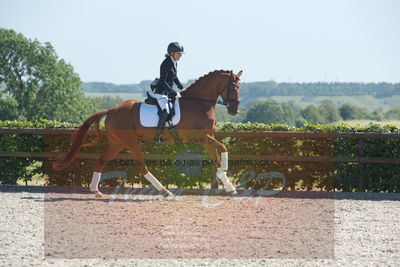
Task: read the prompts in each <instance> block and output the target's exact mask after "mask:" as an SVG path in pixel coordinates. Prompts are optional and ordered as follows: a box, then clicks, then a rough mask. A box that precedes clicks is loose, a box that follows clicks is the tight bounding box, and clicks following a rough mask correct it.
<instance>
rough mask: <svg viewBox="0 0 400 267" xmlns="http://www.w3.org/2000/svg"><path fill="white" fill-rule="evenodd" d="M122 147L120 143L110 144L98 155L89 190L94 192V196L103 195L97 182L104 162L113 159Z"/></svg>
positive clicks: (104, 164)
mask: <svg viewBox="0 0 400 267" xmlns="http://www.w3.org/2000/svg"><path fill="white" fill-rule="evenodd" d="M123 148H124V146H122V145H116V144H110V145H109V146H108V148H107V150H106V151H105V152H104V153H103V154H102V155H101V156H100V158H99V159H98V160H97V163H96V167H95V169H94V172H93V176H92V180H91V182H90V185H89V188H90V191H91V192H93V193H95V194H96V197H103V196H104V195H103V194H102V193H101V192H100V190H99V183H100V178H101V173H102V171H103V169H104V166H106V164H107V163H108V162H109V161H110V160H112V159H114V158H115V157H116V156H117V155H118V153H119V152H120V151H121V150H122V149H123Z"/></svg>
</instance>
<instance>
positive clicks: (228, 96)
mask: <svg viewBox="0 0 400 267" xmlns="http://www.w3.org/2000/svg"><path fill="white" fill-rule="evenodd" d="M235 87H236V83H235V82H234V81H233V80H232V77H229V82H228V86H227V87H225V89H224V90H222V92H221V94H220V95H222V93H223V92H224V91H225V90H228V93H227V94H226V98H227V99H226V100H224V101H219V102H218V101H217V104H221V105H224V106H228V105H229V103H235V104H238V105H239V104H240V101H239V100H237V99H233V98H230V94H231V92H232V90H234V89H235Z"/></svg>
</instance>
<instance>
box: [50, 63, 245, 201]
mask: <svg viewBox="0 0 400 267" xmlns="http://www.w3.org/2000/svg"><path fill="white" fill-rule="evenodd" d="M241 75H242V71H240V72H239V73H237V74H235V73H233V72H232V71H224V70H215V71H212V72H210V73H208V74H206V75H204V76H202V77H200V78H199V79H198V80H196V81H195V82H194V83H193V84H191V85H190V86H189V87H187V88H185V89H183V90H182V91H181V92H180V93H181V97H180V98H179V99H178V100H179V104H180V111H181V119H180V121H179V123H177V124H176V125H175V127H176V130H174V132H176V134H177V135H178V136H179V140H180V142H195V143H196V142H197V141H196V140H198V142H199V143H202V144H204V146H205V148H206V150H207V152H208V153H209V155H210V158H211V160H212V161H213V162H214V163H215V165H216V168H217V171H216V178H217V180H220V181H222V183H223V185H224V188H225V191H226V192H228V193H231V194H235V193H236V188H235V187H234V186H233V185H232V183H231V182H230V180H229V178H228V177H227V175H226V171H227V170H228V150H227V148H226V147H225V145H224V144H222V143H221V142H219V141H218V140H216V139H215V136H214V134H215V131H216V114H215V106H216V104H217V100H218V97H219V96H221V97H222V100H223V104H224V105H225V106H226V107H227V109H228V113H229V114H230V115H236V114H237V113H238V112H239V95H240V87H239V86H240V82H239V80H240V79H239V78H240V76H241ZM140 105H143V103H142V102H140V101H138V100H127V101H124V102H122V103H120V104H118V105H116V106H114V107H112V108H110V109H107V110H102V111H99V112H96V113H94V114H93V115H92V116H90V117H89V118H88V119H87V120H86V121H85V122H84V123H83V124H82V125H81V126H80V127H79V128H78V129H77V131H76V132H75V133H74V135H73V138H72V145H71V147H70V149H69V152H68V153H67V155H66V156H65V157H64V158H63V159H60V160H57V161H55V162H53V168H54V169H56V170H60V169H63V168H65V167H67V166H68V165H69V164H70V163H71V162H72V161H73V160H74V158H75V157H76V155H77V154H78V153H79V151H80V148H81V147H82V146H92V145H96V144H97V143H98V142H99V137H100V136H99V135H100V131H99V122H100V120H101V118H102V117H104V116H106V118H105V128H106V136H107V138H108V148H107V149H106V151H105V152H104V153H103V154H102V155H101V156H100V158H99V159H98V160H97V163H96V167H95V169H94V173H93V177H92V181H91V183H90V191H92V192H93V193H95V194H96V196H99V197H100V196H102V193H101V192H100V191H99V189H98V184H99V181H100V177H101V172H102V170H103V168H104V167H105V165H106V164H107V162H109V161H110V160H112V159H114V158H115V157H116V156H117V155H118V153H119V152H120V151H121V150H123V149H124V148H128V149H129V150H130V152H131V154H132V157H133V159H134V160H135V161H136V162H137V163H138V168H139V171H140V174H141V175H144V177H145V178H146V179H147V180H148V181H149V182H150V183H151V184H152V185H153V186H154V187H155V188H156V189H157V190H158V191H160V192H161V193H162V194H163V195H164V196H165V197H168V196H173V194H172V193H171V192H170V191H169V190H167V189H166V188H165V187H164V186H163V185H162V184H161V183H160V182H159V181H158V180H157V178H156V177H154V175H153V174H152V173H151V172H149V170H148V168H147V166H146V165H145V161H144V158H143V153H142V147H141V145H140V142H141V141H142V140H143V141H149V142H153V138H154V134H155V128H154V127H143V126H142V125H141V124H140V121H139V110H140ZM92 124H95V125H96V129H97V134H98V138H97V141H96V142H93V143H90V144H85V145H83V141H84V138H85V137H86V135H87V132H88V130H89V128H90V127H91V125H92ZM162 134H163V136H164V138H166V142H167V143H174V142H176V140H177V139H176V134H171V131H170V130H168V129H163V130H162ZM174 137H175V138H174ZM200 140H201V141H200ZM219 155H221V157H220V158H219Z"/></svg>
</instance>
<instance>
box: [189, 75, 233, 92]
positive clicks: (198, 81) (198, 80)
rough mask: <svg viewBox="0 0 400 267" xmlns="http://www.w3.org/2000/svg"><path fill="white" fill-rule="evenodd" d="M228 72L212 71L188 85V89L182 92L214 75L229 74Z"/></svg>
mask: <svg viewBox="0 0 400 267" xmlns="http://www.w3.org/2000/svg"><path fill="white" fill-rule="evenodd" d="M230 72H231V71H230V70H214V71H210V72H209V73H207V74H204V75H203V76H201V77H199V78H198V79H197V80H195V81H194V82H193V83H192V84H191V85H189V86H188V87H186V88H185V89H183V90H182V92H184V91H187V90H189V89H191V88H193V87H195V86H196V85H198V84H199V83H201V82H202V81H204V80H205V79H207V78H209V77H211V76H214V75H215V74H230Z"/></svg>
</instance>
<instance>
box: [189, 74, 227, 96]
mask: <svg viewBox="0 0 400 267" xmlns="http://www.w3.org/2000/svg"><path fill="white" fill-rule="evenodd" d="M219 81H220V78H218V77H215V76H214V77H207V78H206V79H203V80H201V81H198V82H196V84H193V85H191V86H189V87H188V88H186V89H185V90H183V91H182V92H181V95H182V96H183V97H188V98H190V97H191V98H199V99H205V100H211V101H215V102H216V101H217V98H218V92H217V89H218V88H217V85H218V82H219Z"/></svg>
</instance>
